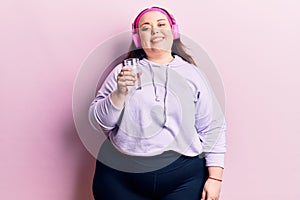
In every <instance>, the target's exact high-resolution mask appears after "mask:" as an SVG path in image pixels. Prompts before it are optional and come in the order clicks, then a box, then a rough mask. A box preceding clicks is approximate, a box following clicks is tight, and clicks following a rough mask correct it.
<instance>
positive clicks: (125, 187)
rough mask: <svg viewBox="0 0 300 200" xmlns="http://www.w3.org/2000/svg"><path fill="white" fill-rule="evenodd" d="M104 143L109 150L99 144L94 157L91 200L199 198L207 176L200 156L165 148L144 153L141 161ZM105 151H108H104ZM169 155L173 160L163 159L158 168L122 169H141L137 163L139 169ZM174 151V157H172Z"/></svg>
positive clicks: (175, 199)
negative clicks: (154, 153) (148, 153)
mask: <svg viewBox="0 0 300 200" xmlns="http://www.w3.org/2000/svg"><path fill="white" fill-rule="evenodd" d="M108 146H110V147H109V148H108V149H109V151H107V150H104V151H103V148H102V151H100V153H99V157H98V160H97V161H96V169H95V174H94V180H93V195H94V198H95V200H185V199H188V200H199V199H200V197H201V193H202V190H203V186H204V183H205V181H206V179H207V176H208V171H207V167H206V166H205V159H204V158H202V157H200V156H196V157H188V156H184V155H178V154H177V155H176V153H174V152H166V153H164V154H162V155H160V156H153V157H151V159H149V157H147V158H146V162H141V160H137V159H136V158H137V157H134V156H128V155H124V154H121V153H120V152H118V151H116V150H115V149H114V148H113V147H112V146H111V145H108ZM102 147H103V146H102ZM103 152H105V153H103ZM112 152H113V153H112ZM107 153H110V154H109V155H108V154H107ZM116 154H118V156H116ZM103 155H104V156H103ZM170 155H172V157H173V160H174V161H173V162H170V164H166V162H164V164H165V165H166V166H163V165H162V167H161V168H158V167H157V165H156V168H155V169H154V170H153V171H150V170H148V171H146V170H144V172H142V171H140V172H133V171H129V170H126V169H129V168H130V169H133V168H135V167H137V165H139V167H137V168H136V169H141V168H140V166H143V169H145V166H149V165H151V163H153V161H154V159H155V160H159V159H162V158H166V157H167V158H170ZM174 155H176V156H177V157H174ZM132 158H134V159H132ZM138 159H139V158H138ZM99 160H100V161H99ZM108 160H109V161H108ZM112 160H114V161H112ZM128 160H129V161H128ZM111 161H112V162H111ZM142 161H144V160H142ZM147 161H149V162H147ZM164 161H165V160H164ZM128 162H130V163H131V164H132V163H134V165H130V164H129V165H128ZM103 163H105V164H103ZM137 163H138V164H137ZM124 165H127V167H124ZM118 166H119V167H118ZM151 166H153V165H151ZM147 169H148V168H147Z"/></svg>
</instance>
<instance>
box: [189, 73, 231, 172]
mask: <svg viewBox="0 0 300 200" xmlns="http://www.w3.org/2000/svg"><path fill="white" fill-rule="evenodd" d="M201 80H202V81H201V84H200V86H199V87H198V89H197V98H196V116H195V127H196V130H197V133H198V135H199V139H200V141H201V143H202V147H203V152H204V153H205V160H206V166H219V167H222V168H224V157H225V152H226V142H225V132H226V121H225V116H224V113H223V111H222V109H221V107H220V104H219V103H218V101H217V98H216V97H215V95H214V93H213V91H212V89H211V87H210V85H209V84H208V82H207V81H206V79H205V78H204V77H203V76H202V78H201Z"/></svg>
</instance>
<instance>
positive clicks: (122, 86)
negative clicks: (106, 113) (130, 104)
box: [110, 67, 136, 109]
mask: <svg viewBox="0 0 300 200" xmlns="http://www.w3.org/2000/svg"><path fill="white" fill-rule="evenodd" d="M135 81H136V78H135V74H134V73H133V72H132V69H131V68H127V67H123V68H122V69H121V71H120V73H119V74H118V76H117V89H116V90H115V91H113V92H112V93H111V94H110V99H111V101H112V103H113V105H114V106H115V107H116V108H118V109H122V108H123V106H124V102H125V97H126V95H127V94H128V87H127V86H134V85H135Z"/></svg>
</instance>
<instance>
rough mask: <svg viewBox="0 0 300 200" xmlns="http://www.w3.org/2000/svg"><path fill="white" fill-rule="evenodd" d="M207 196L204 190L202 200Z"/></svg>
mask: <svg viewBox="0 0 300 200" xmlns="http://www.w3.org/2000/svg"><path fill="white" fill-rule="evenodd" d="M205 198H206V192H205V191H203V192H202V197H201V200H205Z"/></svg>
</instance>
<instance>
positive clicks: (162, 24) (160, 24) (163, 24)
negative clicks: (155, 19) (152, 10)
mask: <svg viewBox="0 0 300 200" xmlns="http://www.w3.org/2000/svg"><path fill="white" fill-rule="evenodd" d="M158 26H159V27H162V26H166V24H165V23H159V24H158Z"/></svg>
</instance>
